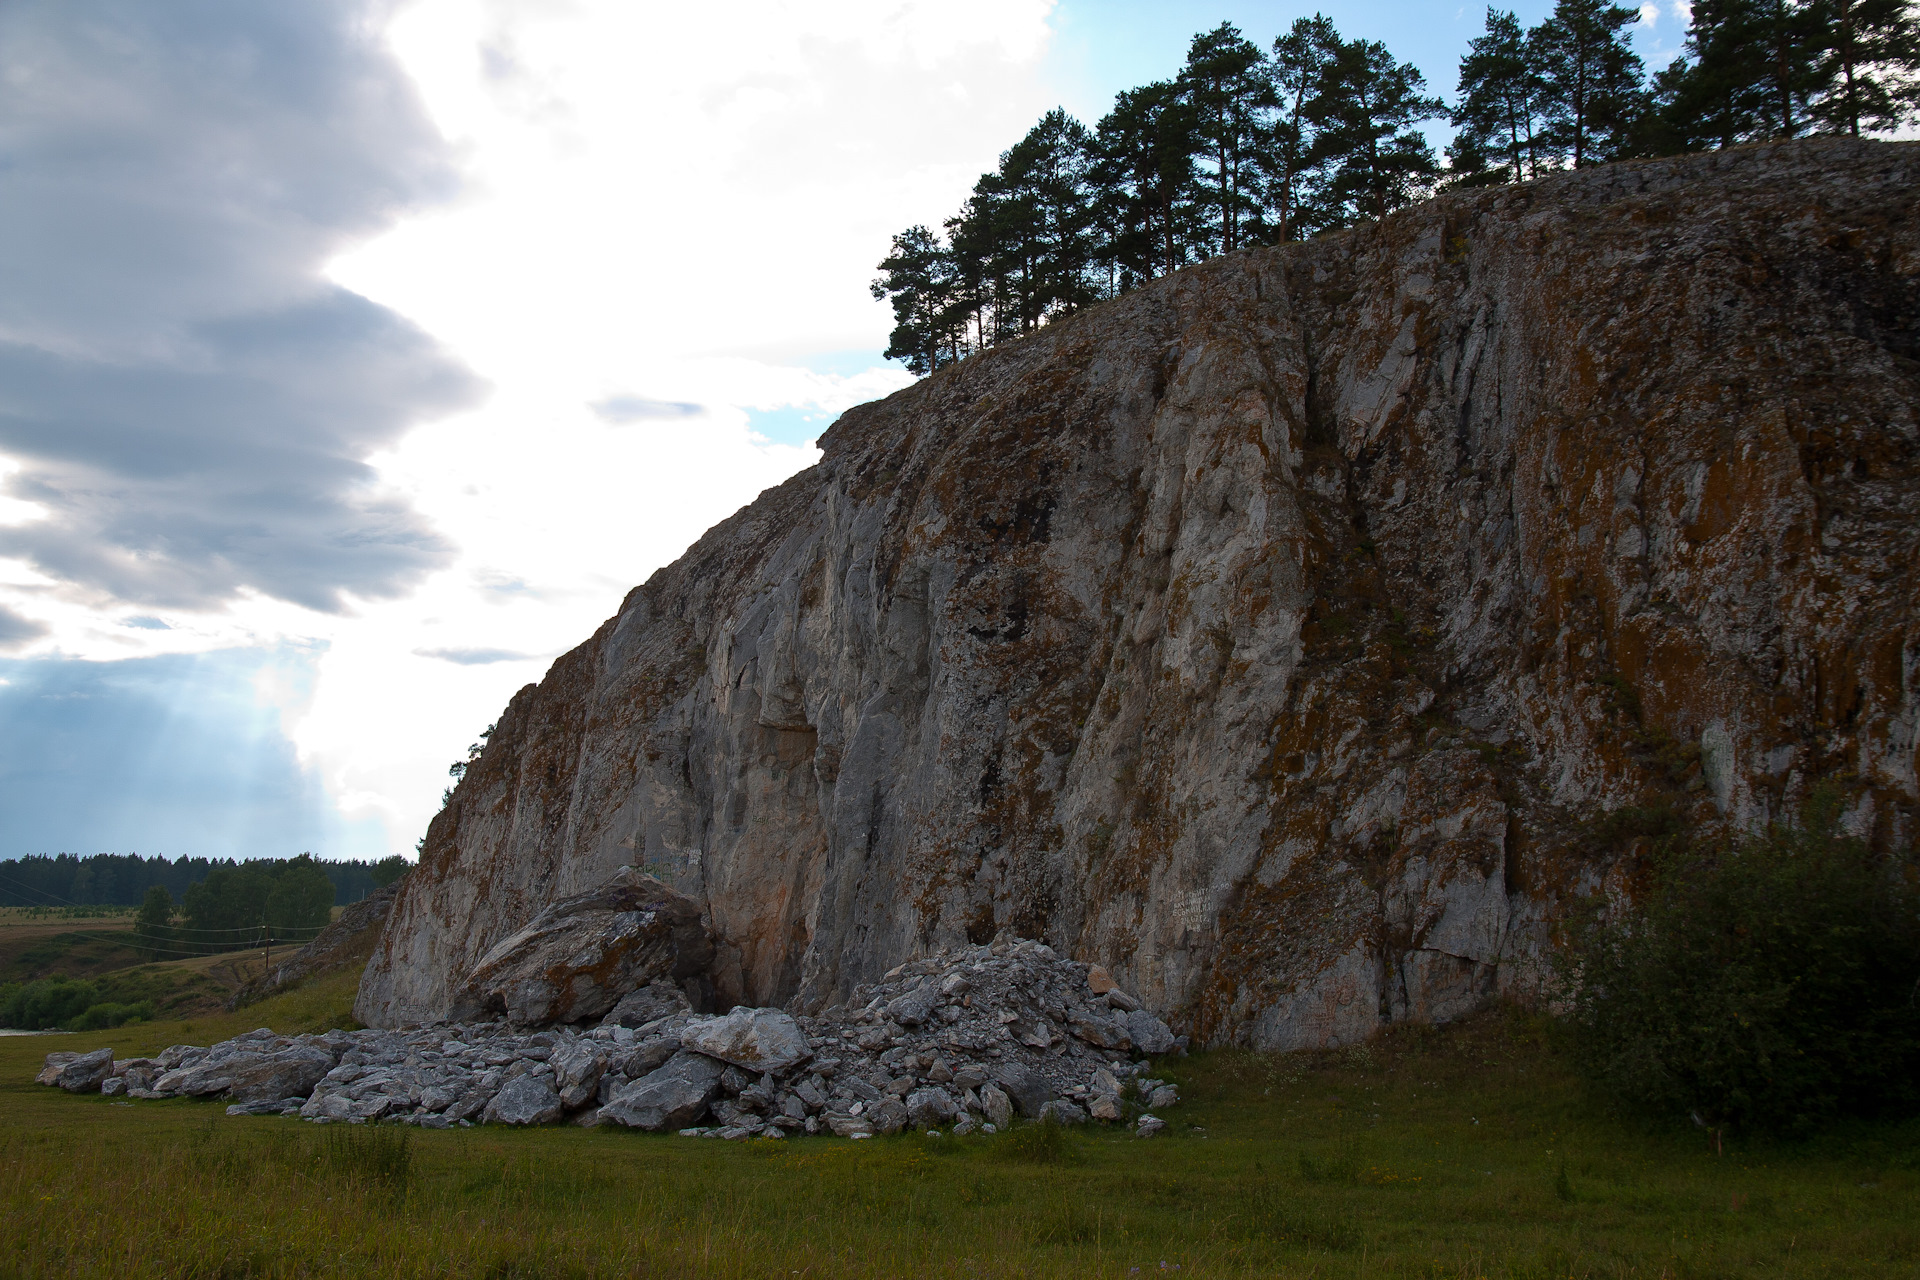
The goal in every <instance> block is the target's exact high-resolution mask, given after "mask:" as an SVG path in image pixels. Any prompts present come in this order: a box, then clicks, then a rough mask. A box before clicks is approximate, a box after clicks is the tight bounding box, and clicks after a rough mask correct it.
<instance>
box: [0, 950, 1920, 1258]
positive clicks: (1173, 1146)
mask: <svg viewBox="0 0 1920 1280" xmlns="http://www.w3.org/2000/svg"><path fill="white" fill-rule="evenodd" d="M352 993H353V975H345V974H342V975H334V976H333V977H331V978H329V979H325V980H322V981H321V982H318V983H315V984H314V985H312V986H310V987H308V988H305V989H303V990H300V991H296V992H293V993H290V994H288V995H286V996H281V997H277V998H276V999H274V1000H271V1001H267V1002H264V1003H262V1004H259V1005H255V1006H253V1007H252V1008H250V1009H246V1010H242V1011H241V1012H240V1013H238V1014H233V1015H221V1016H219V1017H214V1018H202V1019H199V1020H197V1021H196V1022H194V1023H191V1024H176V1025H172V1026H162V1025H154V1026H147V1027H135V1028H126V1029H123V1030H122V1031H120V1032H104V1033H100V1034H98V1035H90V1036H71V1037H62V1038H60V1039H59V1040H58V1041H57V1042H55V1041H50V1040H43V1039H39V1038H20V1039H6V1040H0V1115H4V1116H5V1120H6V1123H5V1124H4V1126H0V1206H4V1211H5V1226H4V1228H0V1273H6V1274H21V1275H95V1274H97V1275H106V1274H110V1273H111V1274H165V1275H180V1276H202V1275H221V1276H242V1275H245V1276H280V1275H286V1276H306V1275H314V1276H321V1275H326V1276H333V1275H340V1276H362V1275H409V1276H411V1275H429V1274H435V1275H439V1274H453V1275H502V1276H504V1275H527V1276H535V1275H537V1276H568V1275H671V1276H682V1275H702V1276H705V1275H714V1276H765V1275H772V1274H799V1275H808V1276H836V1277H838V1276H906V1275H912V1276H956V1277H959V1276H966V1277H975V1276H1088V1275H1113V1276H1126V1275H1131V1274H1134V1269H1136V1268H1138V1269H1139V1271H1140V1273H1142V1274H1144V1273H1146V1272H1150V1271H1158V1270H1159V1269H1160V1264H1161V1262H1162V1261H1163V1260H1164V1261H1165V1262H1166V1264H1167V1268H1168V1270H1169V1271H1170V1270H1171V1269H1172V1268H1173V1267H1174V1266H1175V1265H1176V1264H1177V1265H1178V1266H1179V1268H1180V1270H1181V1272H1182V1274H1185V1275H1189V1276H1194V1275H1199V1276H1207V1275H1260V1276H1271V1275H1288V1276H1295V1275H1298V1276H1326V1277H1344V1276H1353V1277H1356V1278H1357V1277H1360V1276H1378V1277H1390V1276H1407V1277H1415V1276H1418V1277H1439V1276H1478V1275H1493V1276H1508V1275H1511V1276H1529V1277H1531V1276H1538V1277H1542V1278H1543V1280H1544V1278H1545V1277H1549V1276H1551V1277H1567V1276H1588V1275H1593V1276H1647V1277H1655V1276H1728V1277H1731V1276H1749V1275H1750V1276H1770V1277H1771V1276H1827V1275H1846V1276H1890V1277H1891V1276H1911V1275H1913V1274H1915V1269H1916V1267H1920V1216H1917V1215H1916V1214H1915V1213H1914V1211H1913V1210H1914V1205H1915V1203H1916V1192H1917V1191H1920V1171H1917V1169H1916V1164H1917V1163H1920V1160H1917V1158H1916V1156H1917V1153H1920V1146H1917V1145H1916V1143H1917V1141H1920V1135H1917V1134H1916V1132H1915V1129H1914V1127H1913V1126H1908V1127H1906V1128H1904V1129H1900V1130H1888V1131H1881V1132H1867V1131H1862V1132H1859V1133H1855V1134H1852V1135H1849V1136H1848V1137H1847V1138H1845V1139H1839V1138H1836V1139H1832V1140H1830V1141H1829V1142H1828V1143H1826V1144H1824V1145H1819V1146H1814V1147H1800V1148H1781V1149H1766V1150H1760V1149H1746V1150H1737V1149H1730V1150H1729V1153H1728V1154H1727V1155H1726V1156H1725V1157H1724V1158H1715V1157H1713V1156H1712V1155H1710V1154H1709V1153H1708V1152H1707V1150H1706V1145H1705V1143H1704V1141H1703V1140H1701V1138H1700V1137H1699V1136H1698V1135H1696V1134H1694V1133H1692V1132H1690V1131H1689V1132H1678V1133H1676V1132H1671V1131H1667V1132H1658V1133H1651V1132H1645V1131H1642V1130H1640V1129H1637V1128H1634V1127H1632V1126H1629V1125H1625V1124H1622V1123H1620V1122H1618V1121H1615V1120H1613V1119H1610V1118H1609V1117H1608V1116H1606V1115H1605V1114H1603V1113H1602V1112H1600V1111H1598V1110H1597V1109H1595V1108H1593V1107H1592V1106H1590V1105H1589V1104H1587V1103H1585V1102H1583V1101H1582V1099H1581V1095H1580V1093H1579V1091H1578V1089H1577V1088H1576V1087H1575V1086H1574V1085H1573V1083H1572V1082H1571V1081H1570V1080H1569V1079H1568V1078H1567V1076H1566V1075H1565V1073H1564V1071H1563V1069H1562V1068H1561V1067H1560V1066H1559V1065H1557V1063H1556V1062H1555V1059H1554V1057H1553V1055H1552V1053H1551V1052H1550V1051H1548V1050H1547V1049H1546V1048H1545V1047H1544V1046H1542V1045H1541V1044H1540V1043H1539V1042H1538V1041H1537V1039H1535V1037H1534V1035H1533V1033H1532V1031H1531V1029H1530V1027H1529V1024H1527V1023H1525V1022H1524V1021H1520V1020H1517V1019H1503V1018H1497V1017H1490V1018H1487V1019H1484V1020H1482V1021H1480V1022H1477V1023H1475V1024H1473V1025H1471V1026H1469V1027H1465V1028H1457V1029H1453V1030H1450V1031H1448V1032H1445V1033H1431V1032H1429V1033H1425V1034H1419V1033H1408V1034H1403V1035H1401V1036H1398V1037H1395V1038H1392V1039H1389V1040H1387V1041H1385V1042H1383V1043H1381V1044H1379V1045H1376V1046H1374V1047H1373V1048H1371V1049H1370V1050H1365V1051H1349V1052H1345V1053H1334V1054H1324V1055H1306V1054H1301V1055H1292V1056H1288V1057H1281V1058H1272V1057H1259V1056H1255V1055H1247V1054H1235V1053H1216V1054H1207V1055H1199V1056H1196V1057H1195V1058H1192V1059H1189V1060H1186V1061H1183V1062H1175V1063H1170V1064H1168V1068H1167V1071H1166V1072H1165V1073H1164V1074H1167V1075H1170V1076H1173V1077H1175V1078H1177V1079H1179V1080H1180V1082H1181V1084H1182V1088H1183V1091H1184V1092H1185V1093H1186V1094H1187V1096H1188V1098H1189V1101H1188V1102H1187V1103H1185V1104H1183V1105H1182V1106H1181V1107H1179V1108H1178V1109H1176V1110H1174V1111H1171V1112H1169V1113H1168V1114H1169V1118H1170V1119H1174V1120H1175V1121H1176V1123H1175V1125H1174V1128H1173V1131H1172V1132H1171V1134H1170V1135H1169V1136H1165V1137H1163V1138H1160V1139H1156V1140H1154V1141H1151V1142H1139V1141H1135V1140H1133V1139H1131V1138H1128V1137H1126V1136H1124V1135H1123V1134H1116V1133H1110V1132H1101V1133H1087V1134H1074V1135H1071V1136H1070V1137H1069V1140H1068V1142H1067V1143H1066V1147H1065V1150H1064V1152H1063V1153H1062V1157H1063V1158H1061V1159H1059V1160H1058V1161H1049V1160H1047V1159H1044V1158H1043V1157H1044V1156H1045V1155H1046V1154H1047V1153H1046V1152H1045V1151H1044V1150H1036V1149H1034V1148H1035V1145H1036V1144H1033V1143H1032V1142H1031V1141H1029V1140H1028V1139H1029V1138H1030V1137H1031V1131H1028V1132H1027V1133H1026V1134H1024V1135H1023V1134H1022V1133H1021V1132H1016V1133H1015V1134H1012V1135H1002V1136H1000V1137H998V1138H992V1139H978V1140H955V1139H952V1138H943V1139H937V1140H935V1139H928V1138H924V1137H919V1136H906V1137H901V1138H896V1139H881V1140H875V1141H870V1142H861V1143H853V1142H847V1141H840V1140H820V1139H801V1140H790V1141H788V1142H787V1143H785V1144H778V1143H772V1142H761V1143H752V1144H727V1143H719V1142H695V1141H688V1140H685V1139H680V1138H675V1137H655V1136H651V1135H645V1134H639V1133H632V1132H626V1131H619V1132H615V1131H608V1130H596V1131H583V1130H578V1129H571V1128H560V1129H546V1130H535V1131H508V1130H498V1129H475V1130H469V1131H460V1130H455V1131H450V1132H443V1133H435V1132H430V1131H415V1130H399V1129H393V1128H382V1129H377V1130H376V1129H358V1130H346V1129H343V1128H339V1127H334V1128H327V1129H322V1128H320V1127H318V1126H313V1125H304V1124H300V1123H298V1122H296V1121H289V1120H280V1119H235V1120H229V1119H227V1118H226V1117H225V1115H224V1114H222V1109H221V1108H220V1107H219V1106H217V1105H212V1104H207V1103H196V1102H188V1101H167V1102H140V1103H133V1104H119V1105H116V1104H114V1103H112V1102H109V1101H108V1100H106V1099H100V1098H80V1097H73V1096H70V1095H67V1094H63V1093H60V1092H57V1091H55V1090H51V1089H44V1088H38V1087H35V1086H34V1085H32V1084H30V1083H29V1080H30V1079H31V1076H32V1073H33V1070H34V1068H35V1067H36V1066H37V1064H38V1061H39V1056H40V1055H41V1054H42V1053H44V1052H46V1051H48V1050H49V1049H51V1048H53V1047H54V1046H55V1044H56V1043H57V1044H58V1046H59V1047H60V1048H86V1047H90V1046H93V1045H97V1044H104V1043H111V1044H113V1045H114V1046H115V1048H116V1050H117V1051H119V1052H121V1053H122V1054H125V1053H132V1052H137V1051H141V1050H150V1049H154V1048H158V1047H159V1046H160V1045H161V1044H162V1043H164V1042H166V1041H169V1040H174V1039H192V1040H195V1041H197V1042H200V1043H206V1042H207V1041H209V1040H211V1039H213V1038H215V1037H218V1036H223V1035H229V1034H232V1033H234V1032H236V1031H240V1030H245V1029H249V1028H251V1027H254V1026H259V1025H271V1026H274V1027H275V1028H278V1029H283V1030H289V1031H296V1030H303V1029H310V1028H316V1027H321V1026H326V1025H334V1024H336V1023H338V1022H341V1021H343V1020H344V1019H345V1017H346V1014H347V1010H348V1008H349V1006H350V1002H351V999H352ZM402 1134H404V1135H405V1138H406V1141H407V1143H408V1147H407V1153H408V1157H409V1159H410V1167H409V1171H408V1174H407V1176H406V1178H405V1180H404V1184H402V1185H404V1188H405V1191H404V1194H397V1193H396V1190H395V1183H394V1181H393V1174H394V1166H395V1160H394V1152H393V1150H391V1149H387V1150H385V1151H376V1150H373V1149H371V1147H370V1144H373V1143H377V1142H381V1141H385V1142H387V1143H397V1142H398V1141H399V1140H400V1137H401V1135H402ZM1563 1168H1564V1170H1565V1174H1566V1176H1565V1179H1564V1181H1563V1180H1562V1179H1561V1178H1560V1176H1559V1175H1560V1172H1561V1170H1562V1169H1563ZM383 1174H385V1175H386V1176H385V1177H384V1178H383V1177H382V1175H383ZM1569 1197H1570V1198H1569Z"/></svg>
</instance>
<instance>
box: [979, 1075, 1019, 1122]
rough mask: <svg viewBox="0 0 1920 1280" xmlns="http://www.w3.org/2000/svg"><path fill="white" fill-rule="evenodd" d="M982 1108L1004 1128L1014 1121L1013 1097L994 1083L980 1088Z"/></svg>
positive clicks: (993, 1120) (992, 1119)
mask: <svg viewBox="0 0 1920 1280" xmlns="http://www.w3.org/2000/svg"><path fill="white" fill-rule="evenodd" d="M980 1108H981V1110H983V1111H985V1112H986V1113H987V1119H988V1120H990V1121H992V1122H993V1123H994V1124H995V1125H997V1126H999V1127H1000V1128H1002V1129H1004V1128H1006V1127H1007V1126H1008V1125H1010V1124H1012V1123H1013V1099H1011V1098H1009V1097H1008V1096H1007V1095H1006V1093H1005V1092H1004V1091H1002V1090H1000V1089H997V1088H995V1087H994V1086H992V1085H988V1086H986V1087H985V1088H984V1089H982V1090H980Z"/></svg>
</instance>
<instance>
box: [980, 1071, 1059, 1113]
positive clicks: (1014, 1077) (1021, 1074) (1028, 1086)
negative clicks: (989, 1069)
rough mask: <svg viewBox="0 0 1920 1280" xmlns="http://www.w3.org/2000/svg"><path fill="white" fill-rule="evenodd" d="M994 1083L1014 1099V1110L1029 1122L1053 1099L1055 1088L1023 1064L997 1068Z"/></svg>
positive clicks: (1043, 1077) (994, 1072)
mask: <svg viewBox="0 0 1920 1280" xmlns="http://www.w3.org/2000/svg"><path fill="white" fill-rule="evenodd" d="M993 1082H994V1083H995V1084H997V1085H999V1086H1000V1088H1001V1089H1002V1090H1003V1091H1004V1092H1005V1093H1006V1095H1007V1097H1009V1098H1011V1099H1013V1105H1014V1109H1015V1110H1017V1111H1018V1112H1019V1113H1020V1114H1021V1115H1023V1116H1025V1117H1027V1118H1028V1119H1029V1120H1032V1119H1035V1118H1037V1117H1038V1116H1039V1115H1040V1108H1041V1107H1043V1106H1045V1105H1046V1104H1047V1103H1048V1102H1049V1101H1051V1100H1052V1098H1053V1086H1052V1085H1050V1084H1048V1083H1047V1079H1046V1077H1045V1076H1043V1075H1041V1074H1040V1073H1039V1072H1037V1071H1035V1070H1033V1069H1032V1068H1031V1067H1028V1066H1026V1065H1025V1064H1023V1063H1019V1062H1006V1063H1002V1064H1000V1065H999V1066H997V1067H995V1068H994V1070H993ZM981 1096H982V1097H985V1095H984V1094H982V1095H981ZM995 1123H996V1124H997V1123H999V1121H998V1120H997V1119H996V1120H995Z"/></svg>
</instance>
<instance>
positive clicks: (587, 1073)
mask: <svg viewBox="0 0 1920 1280" xmlns="http://www.w3.org/2000/svg"><path fill="white" fill-rule="evenodd" d="M551 1061H552V1062H553V1083H554V1087H555V1088H556V1089H558V1090H559V1091H560V1105H561V1106H563V1107H565V1108H566V1109H567V1110H569V1111H577V1110H579V1109H580V1108H581V1107H584V1106H585V1105H586V1104H587V1103H588V1102H590V1101H592V1100H593V1099H594V1096H595V1095H596V1094H597V1093H598V1092H599V1089H600V1077H601V1075H602V1074H604V1073H605V1071H606V1069H607V1055H606V1054H605V1052H603V1051H602V1050H601V1049H600V1048H599V1047H597V1046H596V1045H594V1044H593V1043H592V1042H591V1041H581V1042H579V1043H577V1044H575V1045H573V1046H571V1047H570V1048H568V1049H566V1050H565V1051H563V1052H561V1053H557V1054H555V1055H554V1057H553V1058H552V1059H551Z"/></svg>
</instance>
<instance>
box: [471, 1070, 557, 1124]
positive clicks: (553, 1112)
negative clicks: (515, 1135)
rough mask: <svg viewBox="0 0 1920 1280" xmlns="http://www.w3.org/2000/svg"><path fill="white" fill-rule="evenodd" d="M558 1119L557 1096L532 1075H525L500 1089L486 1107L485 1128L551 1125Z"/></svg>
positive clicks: (508, 1082) (549, 1085)
mask: <svg viewBox="0 0 1920 1280" xmlns="http://www.w3.org/2000/svg"><path fill="white" fill-rule="evenodd" d="M560 1116H561V1107H560V1095H559V1094H557V1093H555V1092H554V1090H553V1086H552V1085H551V1084H548V1083H547V1082H546V1081H545V1080H543V1079H541V1078H540V1077H539V1076H535V1075H524V1076H521V1077H519V1078H518V1079H515V1080H509V1081H507V1082H506V1083H505V1084H504V1085H501V1086H500V1092H498V1093H496V1094H494V1095H493V1101H492V1102H489V1103H488V1104H487V1110H486V1115H485V1117H484V1118H485V1120H486V1122H487V1123H488V1124H552V1123H553V1122H554V1121H556V1120H558V1119H559V1118H560Z"/></svg>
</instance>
